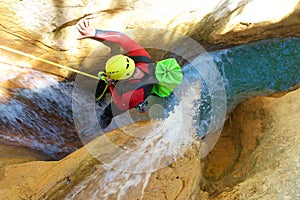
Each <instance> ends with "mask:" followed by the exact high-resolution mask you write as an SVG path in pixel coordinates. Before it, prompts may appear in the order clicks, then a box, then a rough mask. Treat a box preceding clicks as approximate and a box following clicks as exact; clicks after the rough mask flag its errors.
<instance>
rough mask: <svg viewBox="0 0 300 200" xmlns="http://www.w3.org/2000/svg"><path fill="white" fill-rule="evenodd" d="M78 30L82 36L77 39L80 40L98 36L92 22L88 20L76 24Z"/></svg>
mask: <svg viewBox="0 0 300 200" xmlns="http://www.w3.org/2000/svg"><path fill="white" fill-rule="evenodd" d="M76 28H77V30H78V31H79V33H80V36H79V37H78V38H77V39H78V40H81V39H84V38H90V37H94V36H95V34H96V29H95V28H92V27H91V26H90V21H89V20H87V19H83V20H80V21H79V22H78V23H77V24H76Z"/></svg>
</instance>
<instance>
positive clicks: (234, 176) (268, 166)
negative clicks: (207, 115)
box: [203, 89, 300, 199]
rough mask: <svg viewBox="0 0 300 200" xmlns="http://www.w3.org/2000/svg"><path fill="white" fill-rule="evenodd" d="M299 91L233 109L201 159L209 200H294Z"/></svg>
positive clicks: (295, 192) (298, 126)
mask: <svg viewBox="0 0 300 200" xmlns="http://www.w3.org/2000/svg"><path fill="white" fill-rule="evenodd" d="M299 95H300V89H298V90H296V91H293V92H290V93H288V94H286V95H284V96H281V97H279V98H274V97H256V98H252V99H249V100H247V101H245V102H243V103H241V105H239V106H238V107H237V108H236V109H235V111H234V112H233V113H232V114H231V116H230V119H229V120H228V122H227V123H226V125H225V127H224V129H223V133H222V135H221V137H220V139H219V141H218V143H217V145H216V146H215V148H214V149H213V150H212V152H211V153H210V154H209V155H208V157H207V158H206V159H205V169H204V171H203V173H204V176H205V177H206V179H207V180H209V181H208V182H209V183H210V184H207V185H206V186H207V189H206V191H208V192H209V193H210V196H211V199H297V198H298V196H299V192H298V190H299V185H297V184H295V183H297V180H298V179H299V168H298V167H297V166H298V165H299V153H300V152H299V151H300V149H299V145H300V139H299V138H300V137H299V130H300V117H299V112H297V110H299V109H300V107H299V103H297V102H299Z"/></svg>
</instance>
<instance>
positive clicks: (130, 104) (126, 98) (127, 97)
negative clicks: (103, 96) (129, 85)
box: [109, 85, 144, 111]
mask: <svg viewBox="0 0 300 200" xmlns="http://www.w3.org/2000/svg"><path fill="white" fill-rule="evenodd" d="M109 90H110V92H111V94H112V98H113V99H114V103H115V105H116V106H117V107H118V109H119V110H121V111H126V110H130V109H132V108H135V107H136V106H137V105H138V104H139V103H141V102H143V101H144V89H143V88H140V89H137V90H130V91H128V92H125V93H123V94H122V95H119V94H118V92H117V89H116V88H115V87H114V86H112V85H110V86H109Z"/></svg>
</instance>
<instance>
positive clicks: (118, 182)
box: [66, 83, 200, 200]
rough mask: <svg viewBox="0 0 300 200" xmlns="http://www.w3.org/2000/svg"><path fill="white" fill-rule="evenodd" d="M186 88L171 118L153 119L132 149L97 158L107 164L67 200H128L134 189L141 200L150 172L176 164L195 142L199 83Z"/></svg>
mask: <svg viewBox="0 0 300 200" xmlns="http://www.w3.org/2000/svg"><path fill="white" fill-rule="evenodd" d="M187 88H188V89H187V90H185V92H184V94H178V95H177V96H179V98H180V101H179V104H178V105H176V106H175V107H174V111H173V112H171V113H170V114H169V117H168V118H166V119H164V120H161V121H154V120H153V122H152V123H151V128H149V129H147V130H145V129H143V134H142V135H143V137H140V135H139V137H136V138H134V140H133V142H132V143H131V144H130V146H127V147H125V148H122V149H120V148H119V149H114V150H112V152H114V153H113V154H112V155H111V156H106V159H104V158H103V159H102V158H97V159H99V160H100V161H101V162H102V163H104V165H103V166H102V167H99V168H98V169H97V170H96V171H95V172H94V173H93V174H92V175H91V176H89V177H86V179H85V180H84V181H83V182H82V183H81V184H79V185H78V186H76V187H74V188H73V190H72V191H71V192H70V193H69V195H68V196H67V197H66V199H120V200H121V199H128V197H127V196H126V194H127V192H128V191H129V190H130V189H132V188H134V190H135V191H136V194H137V196H136V198H142V196H143V191H144V189H145V188H146V186H147V183H148V180H149V178H150V176H151V173H152V172H154V171H156V170H158V169H160V168H162V167H165V166H168V165H170V164H171V163H172V162H174V161H176V159H177V158H179V157H180V156H182V154H183V153H184V152H185V151H186V149H187V148H189V147H190V146H191V145H192V143H193V142H195V135H196V131H195V129H194V128H193V127H194V122H195V121H194V119H193V116H194V115H195V114H196V113H197V112H198V110H197V109H195V107H197V106H199V105H195V104H197V100H198V98H200V95H199V91H200V84H199V83H194V84H193V85H191V86H189V87H187ZM137 128H139V127H137ZM123 131H124V130H123ZM87 148H88V147H87ZM89 150H90V151H93V150H92V149H89ZM115 150H116V151H117V153H116V151H115ZM92 154H93V153H92ZM94 155H96V152H94ZM116 155H117V156H116ZM107 157H110V158H111V159H107Z"/></svg>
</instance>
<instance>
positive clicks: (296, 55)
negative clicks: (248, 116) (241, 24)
mask: <svg viewBox="0 0 300 200" xmlns="http://www.w3.org/2000/svg"><path fill="white" fill-rule="evenodd" d="M210 55H211V56H212V57H213V59H214V61H215V63H216V65H217V67H218V68H219V70H220V72H221V73H222V75H223V76H224V77H225V79H224V83H225V87H226V95H227V99H228V106H229V108H232V107H233V106H235V105H236V104H238V103H239V102H241V101H243V100H244V99H246V98H248V97H251V96H256V95H267V94H270V93H272V92H277V91H284V90H287V89H289V88H291V87H292V86H294V85H296V84H297V83H299V82H300V38H283V39H272V40H265V41H260V42H253V43H250V44H247V45H241V46H237V47H233V48H231V49H227V50H221V51H217V52H212V53H211V54H210Z"/></svg>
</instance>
